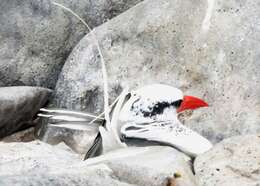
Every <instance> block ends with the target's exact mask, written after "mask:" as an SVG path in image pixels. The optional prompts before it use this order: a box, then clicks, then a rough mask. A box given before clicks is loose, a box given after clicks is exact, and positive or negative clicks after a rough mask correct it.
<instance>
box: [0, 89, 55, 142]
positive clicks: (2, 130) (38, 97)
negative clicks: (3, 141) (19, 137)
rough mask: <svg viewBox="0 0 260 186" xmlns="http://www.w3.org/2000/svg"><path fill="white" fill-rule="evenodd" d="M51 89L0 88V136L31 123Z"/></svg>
mask: <svg viewBox="0 0 260 186" xmlns="http://www.w3.org/2000/svg"><path fill="white" fill-rule="evenodd" d="M50 94H51V90H49V89H46V88H40V87H26V86H20V87H1V88H0V105H1V107H0V138H2V137H5V136H7V135H9V134H11V133H13V132H15V131H17V130H19V129H20V128H21V127H26V126H29V125H31V124H32V121H33V119H34V117H35V115H36V113H37V112H38V111H39V109H40V108H41V107H43V106H44V105H45V104H46V102H47V100H48V98H49V96H50Z"/></svg>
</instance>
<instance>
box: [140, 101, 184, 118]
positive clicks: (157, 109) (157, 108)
mask: <svg viewBox="0 0 260 186" xmlns="http://www.w3.org/2000/svg"><path fill="white" fill-rule="evenodd" d="M181 103H182V100H177V101H174V102H171V103H169V102H165V101H163V102H158V103H156V104H155V105H154V106H153V107H152V108H151V110H150V111H142V110H141V112H142V113H143V116H144V117H151V116H154V115H156V114H162V113H163V111H164V109H165V108H168V107H171V106H174V107H175V108H179V107H180V106H181Z"/></svg>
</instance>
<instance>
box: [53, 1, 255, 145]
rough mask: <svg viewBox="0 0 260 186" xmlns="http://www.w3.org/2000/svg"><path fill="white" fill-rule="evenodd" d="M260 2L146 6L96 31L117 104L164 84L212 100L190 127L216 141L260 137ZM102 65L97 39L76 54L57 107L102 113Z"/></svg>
mask: <svg viewBox="0 0 260 186" xmlns="http://www.w3.org/2000/svg"><path fill="white" fill-rule="evenodd" d="M259 10H260V4H259V3H258V2H256V1H234V0H228V1H226V0H209V1H195V2H194V1H192V2H191V1H182V0H173V1H172V0H158V1H152V0H147V1H144V2H143V3H140V4H138V5H137V6H135V7H133V8H132V9H130V10H128V11H126V12H125V13H123V14H121V15H120V16H118V17H116V18H114V19H112V20H110V21H109V22H107V23H105V24H103V25H102V26H100V27H98V28H96V29H95V34H96V35H97V38H98V40H99V43H100V45H101V48H102V51H103V54H104V57H105V61H106V63H107V70H108V77H109V90H110V98H111V100H113V99H114V98H115V97H116V95H118V93H119V92H120V91H121V89H122V87H124V86H125V85H129V86H130V88H133V87H137V86H143V85H144V84H151V83H156V82H157V83H165V84H169V85H172V86H176V87H178V88H180V89H182V90H183V91H184V94H191V95H194V96H198V97H201V98H203V99H204V100H206V101H207V102H208V103H209V104H210V108H206V109H201V111H196V112H194V114H193V116H192V117H191V118H190V120H189V121H186V124H187V125H188V126H189V127H191V128H193V129H195V130H197V131H199V132H200V133H201V134H202V135H204V136H206V137H207V138H209V139H211V141H213V142H216V141H220V140H222V139H223V138H226V137H229V136H233V135H237V134H246V133H255V132H257V131H260V127H259V121H260V117H259V116H260V114H259V112H260V109H259V104H260V97H259V94H260V86H259V81H260V69H259V68H260V65H259V60H260V52H259V50H258V48H259V38H260V32H259V21H258V20H259V18H260V14H259V12H260V11H259ZM102 87H103V86H102V73H101V65H100V60H99V57H98V53H97V50H96V46H95V45H94V42H93V40H92V38H91V35H87V36H85V37H84V38H83V39H82V40H81V41H80V43H79V44H78V45H77V46H76V47H75V49H74V50H73V52H72V53H71V55H70V56H69V58H68V60H67V61H66V64H65V66H64V68H63V71H62V73H61V75H60V78H59V80H58V83H57V86H56V95H55V99H54V100H53V102H52V106H54V107H65V108H70V109H76V110H87V111H89V112H94V113H100V112H101V111H102V110H103V96H102V92H103V88H102Z"/></svg>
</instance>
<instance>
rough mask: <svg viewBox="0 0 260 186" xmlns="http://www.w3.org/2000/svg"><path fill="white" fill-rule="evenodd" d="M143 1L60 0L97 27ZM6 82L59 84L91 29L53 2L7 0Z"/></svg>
mask: <svg viewBox="0 0 260 186" xmlns="http://www.w3.org/2000/svg"><path fill="white" fill-rule="evenodd" d="M140 1H141V0H115V1H114V0H113V1H110V0H95V1H92V0H84V1H82V0H57V2H59V3H62V4H63V5H65V6H66V7H69V8H71V9H72V10H74V11H75V12H76V13H77V14H78V15H79V16H81V17H82V18H83V19H84V20H86V21H87V22H88V23H89V25H90V27H93V28H94V27H95V26H97V25H99V24H101V23H103V22H104V21H106V20H107V19H110V18H112V17H114V16H116V15H118V14H119V13H121V12H123V11H125V10H126V9H128V8H129V7H131V6H134V5H135V4H136V3H138V2H140ZM0 25H1V27H0V86H10V85H11V86H14V85H30V86H42V87H47V88H54V87H55V83H56V80H57V78H58V75H59V72H60V70H61V68H62V66H63V64H64V62H65V59H66V58H67V56H68V54H69V53H70V51H71V49H72V48H73V47H74V46H75V45H76V44H77V43H78V41H79V40H80V39H81V38H82V37H83V36H84V35H85V34H86V33H88V31H87V30H86V27H85V26H84V25H83V24H82V23H80V22H79V20H78V19H76V18H75V17H74V16H72V15H71V14H70V13H69V12H65V11H64V10H62V9H61V8H60V7H57V6H54V5H52V4H51V1H50V0H23V1H20V0H12V1H9V0H1V4H0Z"/></svg>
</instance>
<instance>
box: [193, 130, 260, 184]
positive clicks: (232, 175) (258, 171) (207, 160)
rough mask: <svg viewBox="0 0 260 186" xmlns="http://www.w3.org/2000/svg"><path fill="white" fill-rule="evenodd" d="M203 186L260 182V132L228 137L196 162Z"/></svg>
mask: <svg viewBox="0 0 260 186" xmlns="http://www.w3.org/2000/svg"><path fill="white" fill-rule="evenodd" d="M194 167H195V168H194V169H195V173H196V177H197V179H198V181H199V185H201V186H237V185H248V186H249V185H250V186H257V185H260V135H258V136H257V135H246V136H238V137H232V138H229V139H225V140H224V141H222V142H221V143H219V144H217V145H216V146H215V147H214V148H213V149H212V150H210V151H208V152H206V153H205V154H203V155H200V156H199V157H197V158H196V160H195V165H194Z"/></svg>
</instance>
